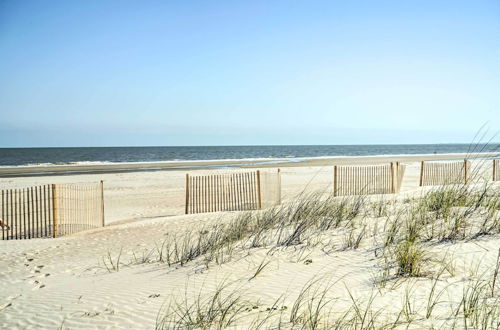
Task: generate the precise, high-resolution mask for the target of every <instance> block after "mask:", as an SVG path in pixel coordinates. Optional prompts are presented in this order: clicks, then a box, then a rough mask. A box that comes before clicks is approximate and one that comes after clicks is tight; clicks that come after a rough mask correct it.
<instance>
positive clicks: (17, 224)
mask: <svg viewBox="0 0 500 330" xmlns="http://www.w3.org/2000/svg"><path fill="white" fill-rule="evenodd" d="M102 188H103V186H102V182H101V183H95V184H89V183H79V184H49V185H43V186H34V187H28V188H21V189H6V190H1V191H0V228H1V231H2V233H1V237H2V240H10V239H30V238H43V237H58V236H64V235H69V234H73V233H76V232H79V231H82V230H87V229H91V228H97V227H101V226H103V225H104V203H103V189H102Z"/></svg>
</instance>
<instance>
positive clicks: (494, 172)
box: [493, 159, 497, 181]
mask: <svg viewBox="0 0 500 330" xmlns="http://www.w3.org/2000/svg"><path fill="white" fill-rule="evenodd" d="M496 167H497V162H496V161H495V159H493V181H496V180H497V178H496Z"/></svg>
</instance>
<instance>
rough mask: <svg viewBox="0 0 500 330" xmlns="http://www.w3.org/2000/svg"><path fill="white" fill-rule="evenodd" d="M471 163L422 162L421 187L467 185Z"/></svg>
mask: <svg viewBox="0 0 500 330" xmlns="http://www.w3.org/2000/svg"><path fill="white" fill-rule="evenodd" d="M469 179H470V161H468V160H467V159H465V160H463V161H448V162H425V161H422V162H420V186H439V185H450V184H467V183H469Z"/></svg>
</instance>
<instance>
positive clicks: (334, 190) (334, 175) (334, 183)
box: [333, 165, 337, 197]
mask: <svg viewBox="0 0 500 330" xmlns="http://www.w3.org/2000/svg"><path fill="white" fill-rule="evenodd" d="M336 196H337V165H335V166H334V167H333V197H336Z"/></svg>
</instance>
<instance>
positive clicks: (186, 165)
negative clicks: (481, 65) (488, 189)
mask: <svg viewBox="0 0 500 330" xmlns="http://www.w3.org/2000/svg"><path fill="white" fill-rule="evenodd" d="M499 155H500V153H498V152H496V153H494V152H485V153H473V154H468V153H449V154H406V155H372V156H332V157H309V158H260V159H255V158H251V159H225V160H224V159H222V160H189V161H165V162H130V163H126V162H123V163H95V164H71V165H49V166H12V167H7V166H6V167H0V177H26V176H51V175H75V174H99V173H122V172H144V171H165V170H200V169H205V170H206V169H220V168H226V167H235V168H270V167H308V166H329V165H362V164H380V163H387V162H395V161H400V162H416V161H422V160H456V159H464V158H470V159H471V158H491V157H498V156H499Z"/></svg>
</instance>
